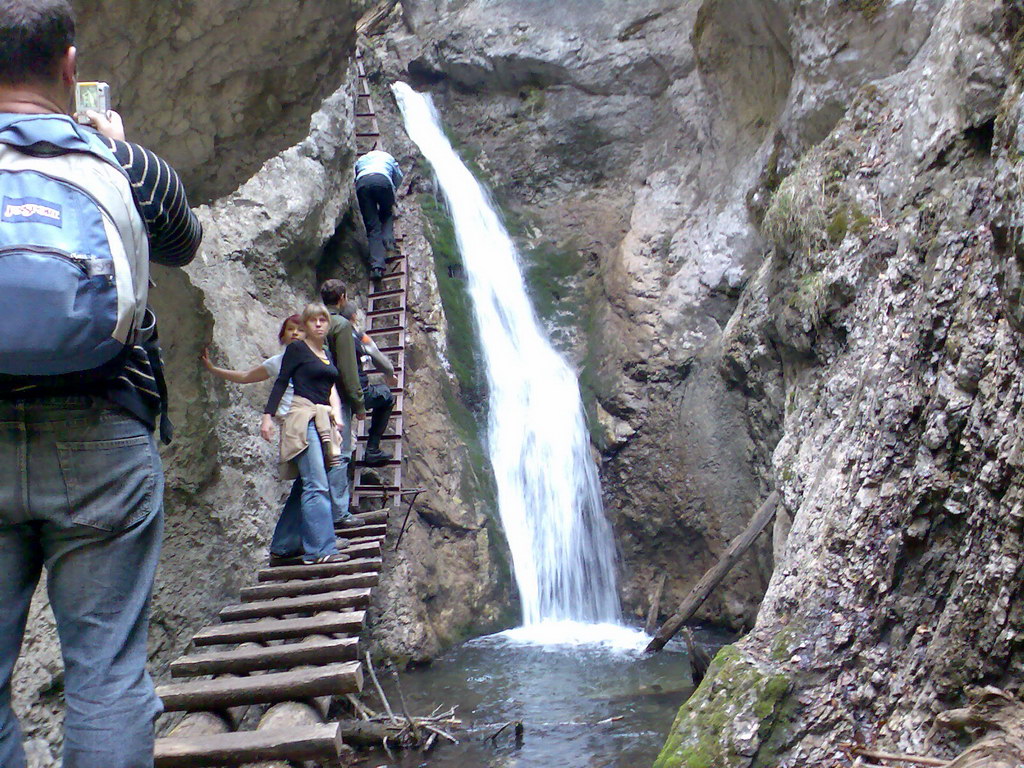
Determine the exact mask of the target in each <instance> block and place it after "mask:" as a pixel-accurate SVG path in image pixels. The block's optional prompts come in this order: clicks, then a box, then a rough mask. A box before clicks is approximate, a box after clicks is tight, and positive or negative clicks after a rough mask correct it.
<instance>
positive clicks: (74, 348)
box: [0, 0, 202, 768]
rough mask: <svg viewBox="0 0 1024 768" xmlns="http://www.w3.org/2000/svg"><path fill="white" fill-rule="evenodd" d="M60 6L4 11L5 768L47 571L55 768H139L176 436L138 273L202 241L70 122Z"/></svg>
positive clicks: (10, 760) (0, 91) (110, 136)
mask: <svg viewBox="0 0 1024 768" xmlns="http://www.w3.org/2000/svg"><path fill="white" fill-rule="evenodd" d="M74 32H75V20H74V14H73V12H72V9H71V6H70V3H69V2H67V0H0V304H2V306H3V308H4V313H3V318H2V320H0V766H3V768H24V766H25V765H26V758H25V753H24V750H23V747H22V744H21V741H22V734H21V729H20V726H19V724H18V721H17V718H16V717H15V716H14V713H13V711H12V709H11V675H12V670H13V668H14V664H15V661H16V660H17V657H18V653H19V650H20V646H21V641H22V636H23V634H24V631H25V625H26V621H27V617H28V611H29V603H30V601H31V598H32V594H33V592H34V591H35V588H36V585H37V583H38V581H39V579H40V575H41V571H42V568H43V567H44V566H45V568H46V571H47V590H48V593H49V598H50V605H51V607H52V609H53V613H54V617H55V618H56V621H57V631H58V634H59V636H60V641H61V650H62V654H63V657H64V668H65V675H64V698H65V702H66V717H65V723H64V765H65V766H66V767H67V768H70V767H71V766H73V767H74V768H144V767H145V766H151V765H152V761H153V721H154V719H155V718H156V716H157V715H158V714H159V713H160V711H161V705H160V701H159V699H158V698H157V697H156V695H155V693H154V691H153V685H152V682H151V681H150V679H149V676H148V675H147V673H146V670H145V662H146V638H147V630H148V626H147V624H148V608H149V601H150V593H151V591H152V587H153V579H154V575H155V571H156V563H157V558H158V555H159V549H160V540H161V536H162V529H163V498H162V497H163V471H162V469H161V466H160V457H159V454H158V453H157V447H156V442H155V439H154V437H153V431H154V429H155V428H156V427H157V425H158V424H159V426H160V432H161V436H162V437H163V438H164V440H165V441H166V440H169V438H170V425H169V423H168V422H167V419H166V403H167V393H166V388H165V386H164V382H163V375H162V366H161V362H160V352H159V347H158V345H157V341H156V334H155V320H154V318H153V316H152V313H151V312H148V310H147V308H146V300H147V292H148V285H149V260H153V261H155V262H157V263H160V264H164V265H168V266H183V265H185V264H187V263H188V262H189V261H191V260H192V258H193V257H194V255H195V252H196V250H197V249H198V247H199V243H200V240H201V237H202V230H201V227H200V224H199V222H198V220H197V219H196V218H195V216H194V215H193V214H192V212H191V211H190V210H189V207H188V202H187V200H186V198H185V192H184V189H183V188H182V185H181V181H180V179H179V178H178V176H177V174H175V173H174V171H173V170H172V169H171V168H170V167H169V166H168V165H167V164H166V163H165V162H164V161H162V160H160V159H159V158H158V157H156V156H155V155H153V154H152V153H150V152H148V151H147V150H145V149H143V148H142V147H140V146H138V145H135V144H129V143H127V142H125V141H124V133H123V127H122V125H121V120H120V118H119V117H118V116H117V114H116V113H113V112H109V113H106V114H99V113H93V112H90V113H89V118H90V119H91V122H92V126H93V127H91V128H90V127H85V126H82V125H79V124H78V123H76V122H75V121H74V120H72V119H71V118H70V117H69V116H68V112H69V111H70V109H71V107H70V105H71V99H72V95H73V93H74V86H75V75H76V73H75V59H76V50H75V48H74Z"/></svg>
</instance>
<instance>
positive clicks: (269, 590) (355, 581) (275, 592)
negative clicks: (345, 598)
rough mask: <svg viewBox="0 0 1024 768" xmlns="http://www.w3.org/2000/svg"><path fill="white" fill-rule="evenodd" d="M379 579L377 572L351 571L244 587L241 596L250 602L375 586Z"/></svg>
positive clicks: (244, 601) (243, 600)
mask: <svg viewBox="0 0 1024 768" xmlns="http://www.w3.org/2000/svg"><path fill="white" fill-rule="evenodd" d="M378 581H380V575H379V574H376V573H351V574H345V575H343V576H334V577H332V578H329V579H293V580H291V581H279V582H276V583H273V584H257V585H256V586H254V587H243V588H242V592H241V594H240V595H239V597H240V598H241V600H242V602H243V603H248V602H251V601H253V600H271V599H273V598H275V597H297V596H298V595H316V594H321V593H323V592H337V591H338V590H342V589H355V588H357V587H374V586H376V585H377V582H378Z"/></svg>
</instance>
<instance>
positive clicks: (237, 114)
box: [74, 0, 368, 204]
mask: <svg viewBox="0 0 1024 768" xmlns="http://www.w3.org/2000/svg"><path fill="white" fill-rule="evenodd" d="M74 5H75V10H76V12H77V13H78V17H79V18H78V21H79V34H78V49H79V57H80V58H79V74H80V76H81V77H82V79H89V80H106V81H107V82H109V83H110V85H111V87H112V91H113V97H114V108H115V109H117V110H118V111H120V112H121V113H122V114H123V116H124V117H125V123H126V125H127V127H128V130H129V133H130V138H132V139H133V140H135V141H138V142H139V143H141V144H144V145H145V146H148V147H159V148H160V150H161V154H162V156H163V157H164V158H166V159H167V161H168V162H169V163H171V165H173V166H174V167H175V169H176V170H177V171H178V172H179V173H180V174H181V175H182V178H183V179H184V180H185V182H186V184H187V185H188V189H189V193H190V196H191V200H192V202H193V204H196V203H203V202H209V201H211V200H213V199H215V198H218V197H222V196H224V195H226V194H228V193H229V192H232V191H234V189H235V188H236V187H237V186H238V185H239V184H241V183H242V182H244V181H245V180H246V179H248V178H249V177H250V176H252V175H253V174H254V173H255V172H256V171H257V170H259V167H260V166H261V165H262V164H263V162H264V161H265V160H266V159H267V158H269V157H272V156H273V155H275V154H277V153H278V152H281V151H284V150H285V149H287V148H288V147H291V146H293V145H295V144H297V143H299V141H301V140H302V139H303V138H305V137H306V135H307V133H308V131H309V116H310V114H312V113H313V111H315V110H316V108H317V105H318V104H319V103H320V101H321V100H323V98H324V97H326V96H328V95H329V94H330V93H331V92H332V91H334V89H335V88H337V87H338V85H339V83H340V79H339V77H338V73H339V72H341V71H343V70H344V69H345V66H346V62H347V61H348V58H349V56H350V54H351V52H352V50H353V45H354V41H355V25H354V23H353V22H354V19H355V17H357V16H358V14H359V13H360V12H361V10H362V7H363V6H365V5H368V3H367V2H366V0H354V1H353V2H348V1H347V0H346V2H342V3H332V2H327V0H313V1H312V2H306V1H305V0H304V1H303V2H301V3H295V2H291V0H271V2H260V3H253V2H250V1H249V0H209V1H208V0H182V1H181V2H175V3H125V2H124V1H123V0H75V3H74Z"/></svg>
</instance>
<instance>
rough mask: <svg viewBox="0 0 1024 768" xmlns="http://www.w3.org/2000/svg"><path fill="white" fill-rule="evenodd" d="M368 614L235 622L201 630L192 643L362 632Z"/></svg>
mask: <svg viewBox="0 0 1024 768" xmlns="http://www.w3.org/2000/svg"><path fill="white" fill-rule="evenodd" d="M365 618H366V614H365V612H363V611H346V612H345V613H334V612H328V613H320V614H317V615H316V616H312V617H309V618H305V619H261V620H259V621H234V622H231V623H230V624H220V625H217V626H213V627H206V628H205V629H201V630H199V631H198V632H197V633H196V634H195V635H194V636H193V637H192V642H193V643H194V644H195V645H196V646H204V645H226V644H228V643H243V642H246V641H248V640H253V641H267V640H287V639H288V638H295V637H308V636H309V635H336V634H349V633H352V632H359V631H360V630H361V629H362V628H363V620H364V619H365Z"/></svg>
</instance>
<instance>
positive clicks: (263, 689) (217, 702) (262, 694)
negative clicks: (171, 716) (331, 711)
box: [156, 661, 363, 712]
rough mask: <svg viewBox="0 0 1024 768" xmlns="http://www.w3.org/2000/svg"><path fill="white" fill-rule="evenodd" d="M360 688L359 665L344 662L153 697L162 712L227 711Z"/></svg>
mask: <svg viewBox="0 0 1024 768" xmlns="http://www.w3.org/2000/svg"><path fill="white" fill-rule="evenodd" d="M362 688H363V669H362V665H361V664H360V663H359V662H358V661H347V662H342V663H336V664H325V665H323V666H318V667H309V668H306V669H293V670H289V671H287V672H267V673H266V674H263V675H254V676H252V677H217V678H214V679H213V680H190V681H188V682H187V683H171V684H169V685H161V686H159V687H158V688H157V689H156V695H157V696H159V697H160V698H161V699H162V700H163V703H164V711H166V712H175V711H177V712H180V711H182V710H184V709H200V710H202V709H226V708H228V707H237V706H241V705H244V704H269V703H270V702H276V701H291V700H293V699H296V698H300V699H301V698H312V697H314V696H331V695H336V694H341V693H357V692H358V691H360V690H362Z"/></svg>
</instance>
